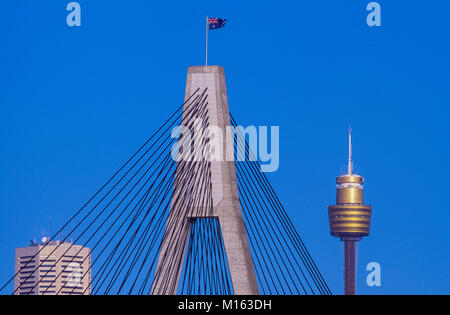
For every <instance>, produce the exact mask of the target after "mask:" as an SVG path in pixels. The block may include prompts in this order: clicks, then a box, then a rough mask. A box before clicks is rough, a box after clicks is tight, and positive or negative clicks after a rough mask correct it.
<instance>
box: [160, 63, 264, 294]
mask: <svg viewBox="0 0 450 315" xmlns="http://www.w3.org/2000/svg"><path fill="white" fill-rule="evenodd" d="M205 88H207V90H206V93H207V94H208V96H207V104H206V110H205V111H204V113H205V116H206V119H207V121H208V123H209V126H215V127H218V128H219V129H221V130H222V131H224V132H225V130H226V127H227V126H230V118H229V108H228V96H227V89H226V84H225V72H224V69H223V68H222V67H219V66H193V67H189V69H188V75H187V82H186V92H185V100H187V99H188V98H189V97H190V96H191V95H193V94H194V92H195V91H196V90H198V89H200V91H203V90H204V89H205ZM187 106H188V105H187V104H186V105H185V107H184V109H183V116H184V115H187V113H188V108H187ZM220 146H221V147H222V150H221V152H222V155H223V159H222V160H220V161H217V160H213V161H211V162H209V163H210V165H209V166H210V169H209V174H210V175H209V176H210V180H211V181H210V194H211V196H212V207H209V209H210V210H208V211H207V209H206V207H203V205H198V204H196V205H193V204H189V205H185V206H184V207H183V210H182V211H181V213H176V214H175V213H174V211H172V210H173V209H172V208H173V207H172V208H171V213H170V214H169V218H168V221H167V222H168V223H167V224H166V230H165V235H164V238H163V241H162V245H161V251H160V255H159V260H158V266H157V269H156V275H155V280H154V282H153V286H152V293H153V294H156V295H166V294H170V295H172V294H176V293H177V289H178V283H179V281H180V274H181V272H182V268H181V266H182V265H183V260H184V256H185V253H186V247H187V239H188V237H187V235H189V231H190V228H191V224H190V222H192V221H193V220H197V219H204V218H217V219H218V220H219V223H220V227H221V231H222V237H223V244H224V248H225V252H226V256H227V261H228V267H229V271H230V275H231V281H232V285H233V290H234V293H235V294H237V295H254V294H258V284H257V280H256V275H255V270H254V266H253V261H252V256H251V253H250V247H249V243H248V239H247V235H246V230H245V225H244V220H243V217H242V212H241V207H240V202H239V195H238V187H237V180H236V170H235V164H234V161H228V160H227V159H226V158H225V155H226V148H225V141H222V142H220ZM181 163H183V162H178V164H177V167H178V166H180V165H181ZM185 165H187V166H188V167H189V168H194V167H195V163H191V164H189V163H187V164H185ZM191 177H192V178H191V179H190V181H191V183H193V184H192V186H195V187H197V186H199V185H197V183H200V181H202V177H204V175H201V174H200V172H193V173H192V176H191ZM174 185H175V186H177V185H180V186H181V185H182V184H179V183H177V181H176V180H175V184H174ZM175 188H176V187H175ZM173 198H175V196H173ZM172 204H173V201H172ZM211 209H212V211H211ZM173 262H178V263H173Z"/></svg>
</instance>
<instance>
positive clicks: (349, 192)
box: [328, 128, 372, 295]
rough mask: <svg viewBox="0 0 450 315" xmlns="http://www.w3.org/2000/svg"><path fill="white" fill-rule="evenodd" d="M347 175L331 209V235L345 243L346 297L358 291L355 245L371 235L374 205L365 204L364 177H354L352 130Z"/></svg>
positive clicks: (349, 137) (340, 184) (339, 184)
mask: <svg viewBox="0 0 450 315" xmlns="http://www.w3.org/2000/svg"><path fill="white" fill-rule="evenodd" d="M348 141H349V146H348V172H347V174H344V175H341V176H339V177H337V178H336V184H337V185H336V190H337V191H336V205H333V206H328V219H329V221H330V234H331V235H332V236H335V237H339V238H340V239H341V241H343V242H345V294H346V295H354V294H355V293H356V290H355V243H356V242H358V241H360V240H361V238H362V237H364V236H368V235H369V233H370V220H371V216H372V206H368V205H365V204H364V192H363V183H364V178H363V177H362V176H360V175H356V174H353V161H352V131H351V128H350V129H349V132H348Z"/></svg>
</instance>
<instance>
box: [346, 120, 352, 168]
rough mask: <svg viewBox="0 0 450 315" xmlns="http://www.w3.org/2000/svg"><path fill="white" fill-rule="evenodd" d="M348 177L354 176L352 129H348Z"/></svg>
mask: <svg viewBox="0 0 450 315" xmlns="http://www.w3.org/2000/svg"><path fill="white" fill-rule="evenodd" d="M347 169H348V175H352V172H353V161H352V127H351V126H349V127H348V168H347Z"/></svg>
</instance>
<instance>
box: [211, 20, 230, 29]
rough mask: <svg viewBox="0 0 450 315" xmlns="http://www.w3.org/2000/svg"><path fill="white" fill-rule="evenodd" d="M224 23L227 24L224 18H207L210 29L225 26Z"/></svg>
mask: <svg viewBox="0 0 450 315" xmlns="http://www.w3.org/2000/svg"><path fill="white" fill-rule="evenodd" d="M225 24H227V20H226V19H219V18H208V25H209V29H210V30H215V29H218V28H222V27H224V26H225Z"/></svg>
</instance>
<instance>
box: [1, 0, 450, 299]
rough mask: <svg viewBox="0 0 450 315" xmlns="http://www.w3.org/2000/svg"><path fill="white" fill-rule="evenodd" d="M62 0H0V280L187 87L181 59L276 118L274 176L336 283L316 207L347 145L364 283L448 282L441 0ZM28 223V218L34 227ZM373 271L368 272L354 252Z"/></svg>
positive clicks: (447, 28) (444, 286)
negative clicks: (360, 182) (72, 4)
mask: <svg viewBox="0 0 450 315" xmlns="http://www.w3.org/2000/svg"><path fill="white" fill-rule="evenodd" d="M68 2H69V1H64V0H58V1H44V0H43V1H25V0H20V1H17V0H15V1H12V0H5V1H2V2H1V4H0V39H1V42H2V45H1V49H0V60H1V63H0V66H1V68H0V92H1V93H0V108H1V112H2V115H0V139H1V140H2V145H1V147H0V148H1V152H0V153H1V154H0V174H1V176H0V238H1V239H2V242H1V243H0V257H1V259H0V281H1V282H2V283H3V282H4V281H5V280H6V279H7V278H8V277H9V276H11V274H12V272H13V266H14V248H15V247H21V246H24V245H26V244H27V242H28V240H30V239H33V238H34V236H35V234H36V235H37V236H38V237H40V236H41V234H42V232H43V231H44V230H45V231H47V230H49V229H50V232H55V231H56V230H57V228H58V227H59V226H61V225H62V224H63V223H64V222H65V221H66V219H67V218H68V217H70V215H71V214H72V213H73V212H74V211H75V210H76V209H78V208H79V207H80V206H81V205H82V204H83V203H84V201H86V200H87V199H88V198H89V196H90V195H91V194H92V193H93V192H94V191H95V190H96V189H97V188H98V187H99V186H100V185H101V184H102V183H103V182H104V181H106V179H107V178H108V177H109V176H110V175H112V174H113V172H114V171H115V170H116V169H117V168H118V167H119V166H120V165H121V163H122V162H124V161H125V160H126V159H127V157H128V156H129V155H130V154H131V153H132V152H134V150H135V149H137V148H138V147H139V146H140V145H141V144H142V143H143V142H144V141H145V139H146V138H147V137H148V136H149V135H150V134H151V133H152V132H153V131H154V130H155V128H157V127H158V126H159V125H160V124H161V123H162V121H163V120H165V119H166V118H167V117H168V115H169V114H170V113H171V112H173V110H174V109H175V108H176V107H177V106H178V105H179V104H180V103H181V102H182V100H183V97H184V85H185V79H186V73H187V67H188V66H189V65H201V64H202V63H203V62H204V41H205V38H204V36H205V34H204V33H205V25H204V21H205V16H206V15H209V16H218V17H224V18H227V19H228V24H227V25H226V27H225V28H224V29H222V30H217V31H214V32H211V33H210V38H209V41H210V50H209V63H210V64H218V65H221V66H223V67H224V68H225V71H226V77H227V88H228V93H229V95H228V96H229V102H230V110H231V111H232V113H233V115H234V116H235V117H236V118H237V119H238V120H239V123H241V124H243V125H257V126H258V125H279V126H280V169H279V171H277V172H275V173H273V174H270V175H269V177H270V179H271V181H272V183H273V184H274V186H275V187H276V190H277V192H278V195H279V197H280V199H281V200H282V201H283V203H284V205H285V207H286V209H287V210H288V212H289V214H290V216H291V218H292V220H293V221H294V223H295V225H296V226H297V228H298V230H299V231H300V233H301V235H302V237H303V239H304V241H305V243H306V244H307V246H308V248H309V250H310V252H311V254H312V255H313V257H314V258H315V260H316V262H317V264H318V266H319V268H320V270H321V271H322V273H323V274H324V276H325V278H326V280H327V281H328V284H329V286H330V287H331V288H332V289H333V291H334V292H335V293H342V291H343V290H342V288H343V274H342V261H343V257H342V244H340V242H339V241H338V240H337V239H333V238H332V237H331V236H329V229H328V218H327V205H329V204H332V203H334V201H335V200H334V198H335V186H334V185H335V183H334V181H335V176H337V175H339V173H340V169H344V168H345V165H346V158H347V134H346V132H347V128H348V125H349V124H351V125H352V128H353V132H354V133H353V139H354V150H353V152H354V159H355V167H356V170H357V171H358V172H360V174H361V175H363V176H364V177H365V178H366V201H367V203H369V204H371V205H373V222H372V235H371V236H369V237H368V238H367V239H364V240H363V241H362V242H361V243H360V244H359V257H358V273H357V277H358V278H357V289H358V292H359V293H361V294H400V293H406V294H418V293H425V294H431V293H441V294H442V293H447V294H448V293H450V290H449V289H450V288H449V279H450V272H449V268H448V265H449V261H450V251H449V243H450V236H449V233H448V232H449V228H448V221H449V219H450V211H449V209H450V199H449V198H448V189H449V186H448V182H447V180H448V177H449V176H450V165H449V160H450V147H449V145H448V144H449V135H450V127H449V117H450V110H449V107H448V106H449V99H450V83H449V82H450V81H449V73H450V41H449V35H450V34H449V32H450V21H449V20H448V11H449V10H450V4H449V3H448V2H447V1H439V2H433V3H428V2H425V1H415V0H413V1H379V2H380V4H381V8H382V27H380V28H370V27H368V26H367V24H366V22H365V20H366V16H367V13H368V12H366V10H365V7H366V5H367V3H368V2H369V1H368V0H364V1H362V0H358V1H234V0H229V1H163V2H161V1H159V2H156V1H144V0H139V1H85V0H80V1H79V3H80V4H81V9H82V26H81V27H80V28H70V27H68V26H67V25H66V15H67V12H66V10H65V7H66V5H67V3H68ZM35 231H37V232H35ZM372 261H376V262H379V263H380V264H381V268H382V286H381V287H380V288H369V287H368V286H367V285H366V284H365V277H366V275H367V272H366V271H365V266H366V265H367V264H368V263H369V262H372Z"/></svg>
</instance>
